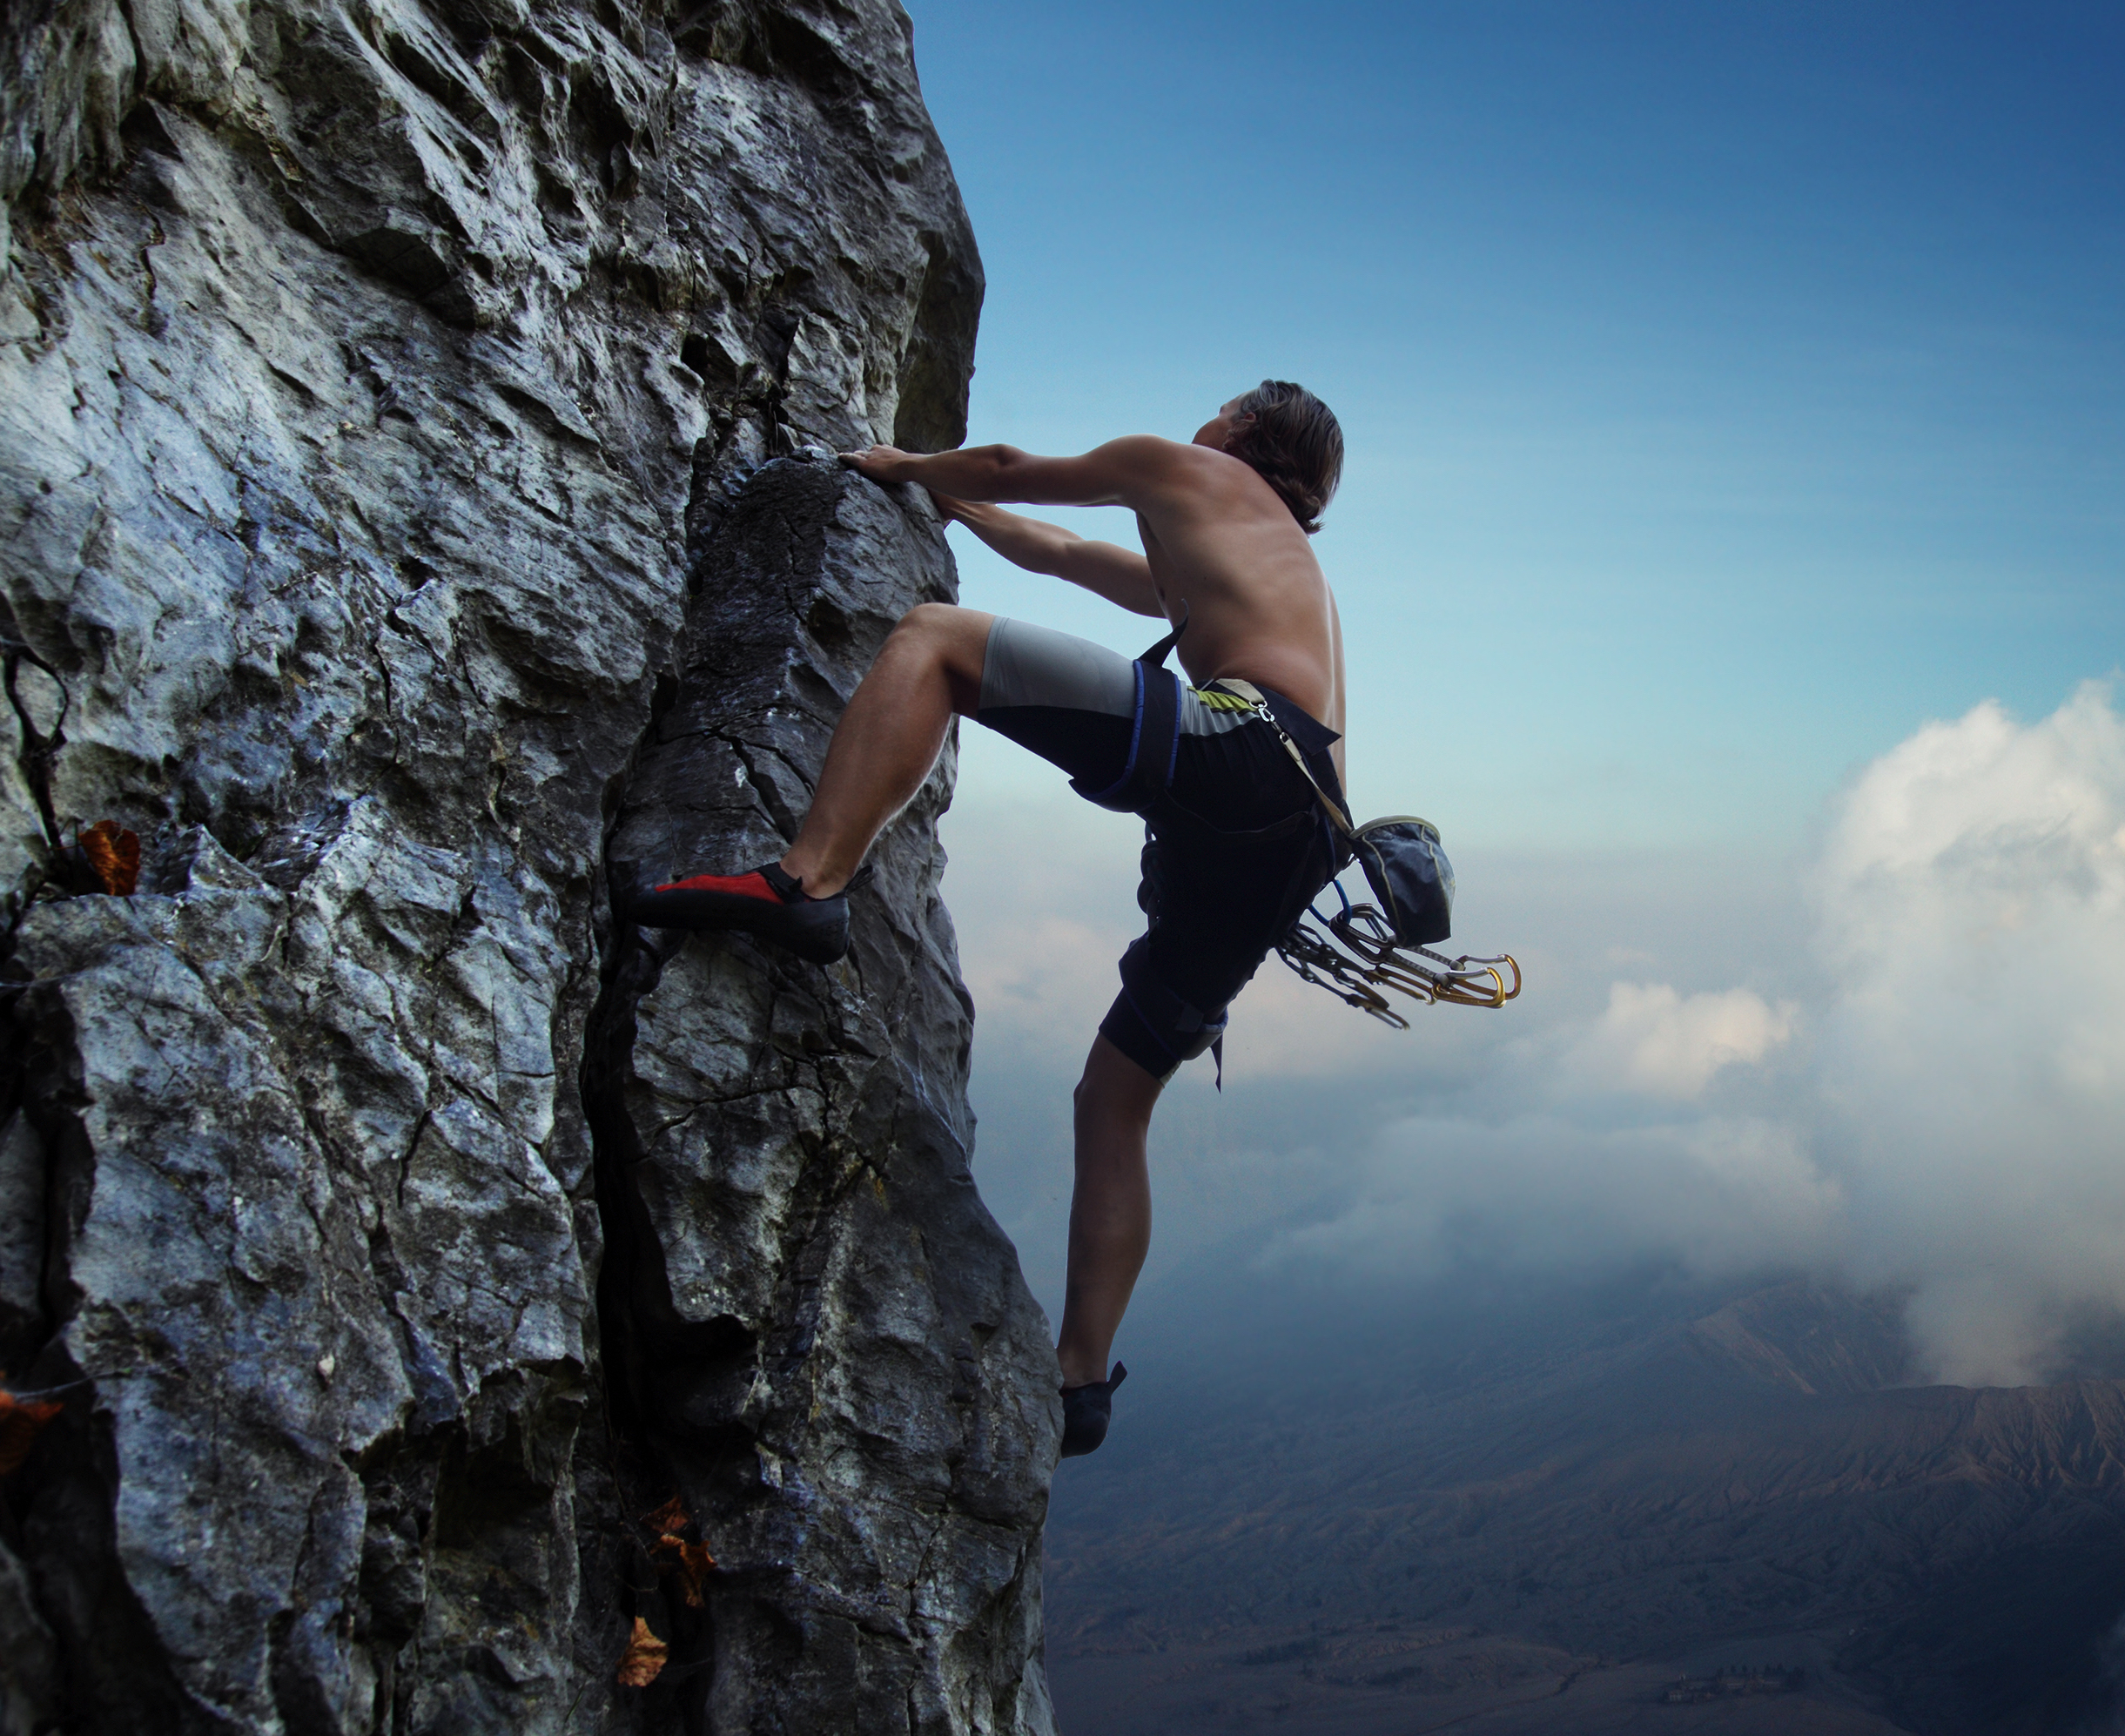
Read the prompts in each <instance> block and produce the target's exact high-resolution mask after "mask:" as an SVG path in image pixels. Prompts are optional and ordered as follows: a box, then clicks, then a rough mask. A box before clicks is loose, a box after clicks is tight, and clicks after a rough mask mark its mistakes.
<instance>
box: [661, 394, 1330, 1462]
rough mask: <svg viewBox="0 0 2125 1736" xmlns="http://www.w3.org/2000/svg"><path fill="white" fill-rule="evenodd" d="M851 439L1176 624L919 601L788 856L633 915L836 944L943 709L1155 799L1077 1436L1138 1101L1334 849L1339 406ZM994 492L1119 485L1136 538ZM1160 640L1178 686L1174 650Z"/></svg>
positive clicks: (1081, 1328)
mask: <svg viewBox="0 0 2125 1736" xmlns="http://www.w3.org/2000/svg"><path fill="white" fill-rule="evenodd" d="M842 461H843V462H844V464H847V465H849V466H850V467H851V468H854V469H856V470H857V471H858V472H860V473H861V474H864V475H865V476H868V477H870V478H871V479H872V480H873V481H878V482H919V483H921V484H922V485H923V486H924V487H925V488H928V489H929V490H930V491H931V495H933V496H934V497H935V498H936V501H937V503H938V508H940V509H941V510H942V511H943V512H944V513H945V515H947V516H949V517H951V518H955V519H957V520H958V521H959V522H960V523H962V524H964V525H965V526H966V527H967V528H968V529H970V530H972V532H973V533H974V534H975V535H977V536H978V537H980V538H981V540H982V541H983V542H986V543H987V544H988V545H989V546H990V547H991V548H994V549H995V550H996V551H997V552H998V553H999V554H1000V555H1003V556H1004V557H1005V559H1006V560H1009V561H1012V562H1015V563H1016V564H1017V565H1019V566H1020V567H1024V568H1026V569H1028V570H1030V571H1032V572H1037V573H1048V574H1052V575H1054V576H1056V577H1058V578H1061V579H1066V580H1068V581H1069V582H1071V583H1073V584H1077V585H1082V586H1083V587H1084V588H1085V589H1087V590H1090V591H1093V592H1095V593H1097V594H1098V595H1100V596H1103V597H1105V598H1106V599H1107V600H1108V601H1109V602H1114V603H1118V604H1120V606H1121V607H1122V608H1124V609H1128V610H1130V611H1131V612H1132V613H1134V614H1137V615H1147V616H1160V617H1163V618H1164V619H1165V620H1167V621H1168V622H1172V623H1173V627H1174V632H1173V634H1171V635H1169V636H1167V639H1165V640H1163V641H1161V642H1160V644H1158V645H1156V646H1154V647H1153V648H1152V649H1151V650H1150V651H1147V652H1146V653H1145V655H1144V656H1143V657H1142V658H1141V659H1139V660H1138V661H1137V662H1136V663H1130V662H1129V661H1128V660H1127V659H1126V658H1124V657H1120V656H1116V655H1115V654H1114V653H1113V652H1112V651H1108V650H1106V649H1104V648H1102V647H1100V646H1097V645H1093V644H1091V643H1087V642H1086V641H1084V640H1081V639H1075V638H1072V637H1070V636H1066V635H1064V634H1061V633H1055V632H1051V631H1050V630H1048V629H1046V628H1040V627H1034V626H1031V625H1029V624H1027V623H1026V622H1019V621H1012V620H1007V619H1005V618H1003V617H1001V616H993V615H985V614H983V613H982V612H980V611H979V610H978V609H957V608H953V607H951V606H949V605H947V604H944V603H935V602H926V603H923V604H921V605H920V606H919V607H918V608H916V609H911V610H910V611H909V612H908V614H907V616H905V617H904V619H903V620H902V621H901V622H900V623H899V625H898V627H896V628H895V629H893V632H892V634H891V636H890V637H889V638H888V639H887V640H886V642H885V644H884V649H882V650H881V651H880V652H879V653H878V661H877V663H874V664H873V665H872V666H871V671H870V673H869V674H868V675H866V676H864V680H863V683H862V685H861V686H859V687H858V688H857V690H856V693H855V696H854V697H852V698H851V700H850V701H849V705H848V710H846V711H845V712H844V714H843V716H842V719H841V722H840V723H839V724H838V725H837V727H836V729H835V730H834V737H833V741H832V743H831V744H830V745H829V747H828V749H827V754H826V764H825V766H824V770H822V771H821V773H820V775H819V784H818V788H817V790H816V791H814V792H813V796H812V804H811V811H810V813H809V814H808V815H807V816H806V817H805V819H804V826H803V828H802V829H801V830H800V831H798V833H797V841H796V842H795V843H794V844H791V845H790V848H789V850H788V851H786V852H785V853H784V854H783V858H782V859H781V861H780V862H778V863H770V864H767V865H764V866H763V867H761V868H758V869H756V870H754V871H751V872H750V873H746V874H736V875H715V874H702V875H696V876H694V877H692V878H688V879H683V880H677V881H674V882H672V883H670V884H669V885H662V886H659V887H657V888H656V889H655V890H654V891H652V892H648V893H645V894H643V895H642V897H641V898H639V899H638V900H637V901H636V902H635V905H633V906H632V908H631V909H630V911H629V916H630V917H631V918H632V919H633V920H635V921H636V922H639V923H642V924H645V925H649V926H651V927H668V928H695V929H709V928H716V929H724V928H742V929H745V930H747V931H749V932H754V933H757V934H759V935H760V936H762V937H763V938H764V939H770V940H774V941H777V942H779V943H780V944H782V945H785V946H787V947H789V948H790V950H791V951H793V952H797V953H798V954H799V955H800V956H802V957H804V958H807V959H813V960H815V961H817V962H822V963H824V962H829V961H830V960H832V959H837V958H839V957H840V956H841V955H842V954H843V953H844V952H846V951H847V949H848V903H847V898H846V896H845V893H844V888H845V887H846V886H847V885H848V884H849V881H850V878H851V876H852V875H854V874H855V872H856V871H857V865H859V864H860V863H861V862H862V860H863V858H864V852H865V851H867V850H868V849H869V848H870V847H871V840H872V839H873V838H876V837H877V836H878V833H879V831H881V830H882V829H883V828H884V825H885V824H886V823H887V822H888V821H889V820H891V818H892V817H893V816H894V815H895V814H896V813H898V811H900V809H901V808H902V807H903V806H904V805H905V804H906V803H907V802H908V801H909V800H910V799H911V798H912V797H913V796H914V794H915V792H916V791H918V790H919V789H920V788H921V787H922V784H923V782H924V780H925V778H927V777H929V775H930V769H931V766H932V765H933V764H935V763H936V760H937V757H938V752H939V750H941V749H942V748H943V746H944V742H945V731H946V730H948V729H949V728H950V726H951V723H952V717H954V715H955V714H956V715H958V716H959V717H971V718H972V719H973V720H974V721H975V722H976V723H980V724H983V725H985V726H986V727H988V728H990V729H993V730H998V731H999V732H1000V733H1001V734H1004V735H1005V736H1008V737H1011V738H1012V740H1014V741H1017V742H1019V743H1020V744H1022V745H1024V746H1026V747H1028V748H1030V749H1032V751H1034V752H1035V753H1037V754H1039V755H1040V756H1041V757H1044V758H1046V759H1047V760H1050V761H1052V763H1053V764H1056V765H1058V766H1059V767H1060V768H1061V769H1062V770H1065V771H1066V772H1067V773H1069V774H1070V778H1071V783H1072V787H1073V788H1074V789H1075V790H1076V791H1078V793H1079V794H1080V795H1082V796H1084V797H1087V798H1088V799H1089V800H1092V801H1094V802H1097V803H1099V804H1101V805H1102V806H1106V807H1110V808H1117V809H1120V810H1122V811H1126V812H1131V813H1137V814H1141V815H1142V816H1143V817H1144V818H1145V820H1146V823H1147V830H1148V832H1149V836H1150V842H1149V843H1148V844H1147V847H1146V850H1145V858H1144V885H1143V886H1142V888H1141V890H1140V892H1139V893H1138V899H1139V901H1140V903H1141V904H1142V905H1143V906H1144V909H1145V910H1146V912H1147V913H1148V914H1149V916H1150V918H1151V924H1150V927H1149V929H1148V931H1147V932H1146V933H1145V934H1144V935H1143V936H1142V937H1141V938H1140V939H1138V940H1137V941H1136V942H1135V943H1134V944H1133V945H1131V946H1130V947H1129V949H1128V951H1127V952H1126V953H1125V954H1124V955H1123V957H1122V961H1121V979H1122V992H1121V993H1120V995H1119V996H1118V997H1117V998H1116V999H1115V1001H1114V1004H1113V1006H1112V1007H1111V1008H1110V1009H1109V1010H1108V1013H1107V1014H1106V1018H1105V1019H1103V1020H1102V1021H1101V1022H1100V1026H1099V1035H1098V1036H1097V1037H1096V1038H1095V1039H1094V1040H1093V1046H1092V1053H1091V1054H1090V1055H1089V1056H1088V1057H1087V1058H1086V1062H1085V1073H1084V1077H1083V1079H1082V1080H1080V1081H1079V1085H1078V1087H1077V1092H1076V1117H1075V1120H1076V1144H1077V1177H1076V1187H1075V1189H1074V1191H1073V1194H1072V1196H1071V1202H1070V1260H1069V1276H1068V1287H1067V1295H1066V1301H1065V1303H1064V1308H1063V1319H1062V1330H1061V1334H1060V1338H1059V1342H1058V1344H1057V1346H1056V1354H1057V1356H1058V1358H1059V1361H1060V1363H1061V1365H1062V1375H1063V1409H1064V1418H1065V1426H1064V1431H1063V1448H1062V1450H1063V1452H1064V1454H1065V1455H1066V1456H1068V1455H1071V1454H1075V1453H1086V1452H1090V1451H1091V1450H1093V1448H1095V1447H1097V1446H1098V1445H1099V1443H1100V1441H1101V1440H1102V1439H1104V1438H1105V1437H1106V1428H1107V1423H1108V1418H1109V1416H1110V1414H1111V1402H1112V1397H1113V1389H1114V1388H1115V1387H1116V1386H1118V1385H1120V1382H1121V1379H1122V1376H1123V1375H1124V1374H1125V1372H1126V1370H1125V1369H1123V1368H1122V1367H1121V1365H1120V1364H1119V1363H1117V1364H1115V1366H1114V1369H1113V1374H1112V1375H1111V1376H1109V1375H1108V1374H1107V1364H1106V1357H1107V1352H1108V1350H1109V1349H1110V1348H1111V1347H1112V1345H1113V1339H1114V1334H1115V1331H1116V1329H1118V1328H1119V1327H1120V1324H1121V1316H1122V1314H1123V1311H1124V1310H1125V1309H1126V1308H1127V1307H1128V1302H1129V1295H1130V1292H1131V1291H1132V1290H1133V1289H1134V1288H1135V1285H1136V1279H1137V1275H1138V1273H1139V1272H1140V1271H1141V1270H1142V1268H1143V1263H1144V1255H1145V1254H1146V1252H1147V1249H1148V1248H1149V1246H1150V1241H1151V1185H1150V1177H1149V1172H1148V1169H1147V1163H1146V1158H1145V1141H1146V1137H1147V1134H1148V1132H1149V1129H1150V1125H1151V1114H1152V1109H1153V1107H1154V1106H1155V1104H1156V1103H1157V1101H1158V1098H1159V1093H1160V1091H1161V1090H1162V1089H1163V1088H1164V1087H1165V1085H1166V1081H1167V1080H1168V1079H1170V1078H1172V1076H1173V1073H1174V1072H1175V1071H1176V1070H1177V1069H1178V1068H1179V1066H1180V1063H1181V1062H1182V1061H1184V1060H1189V1059H1192V1058H1193V1057H1194V1056H1196V1055H1200V1054H1201V1053H1203V1052H1204V1051H1205V1050H1206V1049H1210V1048H1217V1049H1219V1051H1220V1058H1219V1059H1220V1066H1222V1038H1223V1033H1224V1029H1225V1018H1226V1007H1227V1005H1228V1004H1229V1003H1230V1001H1231V1000H1232V998H1233V997H1234V995H1235V994H1237V993H1238V992H1239V991H1240V989H1241V987H1242V986H1245V984H1246V983H1247V980H1248V979H1249V978H1251V977H1252V976H1253V975H1254V970H1255V967H1256V966H1259V965H1260V964H1261V961H1262V959H1263V958H1264V957H1265V956H1266V955H1267V954H1268V950H1269V948H1270V946H1271V945H1273V944H1274V942H1275V941H1276V940H1277V939H1278V938H1279V937H1280V936H1281V934H1282V932H1283V931H1284V930H1285V928H1287V927H1288V925H1290V923H1291V922H1292V920H1293V919H1294V918H1295V917H1296V916H1297V915H1298V914H1299V912H1301V910H1302V909H1303V908H1304V907H1305V905H1307V904H1308V902H1309V901H1310V900H1311V899H1312V898H1313V897H1314V896H1315V894H1316V893H1317V892H1319V891H1320V889H1321V886H1322V885H1324V884H1325V883H1326V882H1327V880H1328V878H1329V876H1330V874H1331V873H1332V871H1333V870H1334V868H1335V865H1336V861H1337V856H1336V848H1337V846H1336V844H1335V834H1334V832H1333V831H1331V829H1330V826H1329V824H1328V818H1327V817H1326V814H1325V812H1324V811H1323V810H1322V809H1321V798H1322V797H1324V796H1325V797H1328V798H1331V799H1335V801H1336V802H1337V804H1338V805H1339V806H1341V805H1342V800H1341V789H1342V785H1341V774H1342V750H1341V747H1340V737H1341V732H1342V727H1343V681H1342V664H1343V659H1342V630H1341V629H1340V627H1339V625H1338V623H1337V620H1336V614H1335V598H1334V596H1333V595H1330V593H1329V590H1328V582H1327V581H1326V579H1324V578H1323V577H1322V576H1321V567H1320V564H1319V562H1316V561H1315V559H1314V554H1313V550H1312V548H1311V547H1310V546H1309V545H1308V542H1307V538H1308V536H1309V535H1312V533H1313V532H1314V531H1315V530H1317V529H1318V528H1320V523H1319V515H1320V513H1321V509H1322V508H1324V507H1326V506H1327V504H1328V498H1329V496H1330V495H1332V494H1334V492H1335V484H1336V481H1337V478H1338V477H1339V475H1340V474H1341V472H1342V431H1341V430H1340V429H1339V428H1338V427H1337V426H1336V422H1335V417H1334V416H1333V415H1332V414H1329V412H1328V407H1327V406H1326V405H1324V404H1322V403H1321V400H1319V399H1317V398H1315V396H1314V395H1313V394H1311V393H1309V392H1307V391H1306V390H1304V389H1303V388H1302V387H1297V386H1295V385H1292V384H1291V383H1289V382H1288V381H1284V380H1264V381H1263V382H1262V383H1261V386H1259V387H1256V388H1255V389H1254V391H1252V392H1248V393H1246V394H1242V395H1241V396H1240V397H1238V398H1235V399H1234V400H1232V401H1231V402H1230V403H1228V404H1227V405H1226V406H1225V407H1223V408H1222V409H1221V410H1220V411H1219V412H1218V413H1217V414H1216V415H1215V416H1214V417H1213V418H1211V420H1210V421H1207V422H1206V423H1204V424H1203V426H1202V427H1201V428H1200V430H1198V431H1197V433H1196V434H1195V437H1194V441H1192V442H1191V443H1189V444H1187V445H1185V446H1184V445H1181V444H1180V443H1179V442H1177V441H1169V440H1161V439H1159V438H1158V437H1156V436H1155V435H1152V434H1133V435H1130V436H1128V437H1127V438H1126V439H1122V440H1117V441H1109V442H1108V443H1107V444H1106V445H1105V446H1102V447H1097V448H1095V449H1094V450H1093V451H1091V452H1088V453H1086V454H1084V455H1083V456H1082V457H1079V458H1038V457H1034V456H1033V455H1032V454H1029V453H1024V452H1020V451H1019V450H1017V449H1016V448H1015V447H1008V446H986V447H972V448H971V449H964V450H961V451H958V452H940V453H934V454H913V453H906V452H901V451H899V450H898V449H896V448H895V447H890V446H874V447H871V448H870V450H869V451H867V452H860V453H844V454H843V455H842ZM995 501H1019V502H1030V503H1039V504H1042V505H1048V506H1125V507H1128V508H1132V509H1133V511H1134V512H1135V514H1136V521H1137V526H1138V528H1139V531H1140V534H1141V535H1142V537H1143V542H1144V552H1143V553H1142V554H1137V553H1135V552H1134V551H1133V550H1131V549H1126V548H1117V547H1116V546H1115V545H1114V544H1113V543H1109V542H1087V541H1086V540H1085V539H1084V538H1082V537H1079V536H1076V535H1073V534H1072V533H1071V532H1069V531H1067V530H1064V529H1062V528H1060V527H1059V526H1056V525H1052V524H1046V523H1042V522H1040V521H1038V520H1034V519H1029V518H1024V517H1021V516H1019V515H1017V514H1015V513H1008V512H1005V511H1002V510H1001V509H1000V508H998V507H997V506H995V505H994V504H992V502H995ZM1176 645H1177V646H1178V649H1179V652H1180V663H1181V666H1182V668H1183V669H1185V670H1187V677H1188V682H1190V683H1194V685H1192V686H1191V685H1187V684H1186V683H1182V682H1180V680H1179V679H1178V678H1177V677H1176V676H1172V675H1170V674H1169V673H1168V672H1167V670H1165V669H1164V668H1163V667H1162V665H1163V662H1164V658H1165V655H1166V652H1167V649H1170V648H1173V647H1174V646H1176ZM1249 683H1251V684H1252V687H1251V690H1250V689H1249V687H1248V684H1249ZM1280 732H1281V734H1280ZM1294 747H1295V748H1296V749H1297V750H1298V751H1299V753H1301V754H1302V755H1303V757H1304V759H1305V762H1306V764H1307V767H1308V771H1310V774H1311V779H1310V781H1309V778H1308V774H1307V772H1302V771H1301V769H1300V766H1299V764H1298V763H1297V762H1296V760H1295V758H1294V757H1293V748H1294ZM1317 791H1318V792H1319V793H1318V794H1317Z"/></svg>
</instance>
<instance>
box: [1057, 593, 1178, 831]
mask: <svg viewBox="0 0 2125 1736" xmlns="http://www.w3.org/2000/svg"><path fill="white" fill-rule="evenodd" d="M1187 629H1188V606H1187V603H1185V602H1184V603H1182V604H1181V605H1180V625H1179V626H1178V627H1176V628H1174V629H1173V631H1172V632H1170V633H1168V634H1167V636H1165V637H1164V638H1163V639H1161V640H1160V641H1159V643H1157V644H1155V645H1153V646H1152V647H1151V649H1148V650H1147V651H1146V652H1145V653H1144V655H1143V656H1140V657H1139V658H1138V659H1137V660H1136V662H1135V663H1134V664H1133V668H1134V670H1135V671H1136V715H1135V717H1134V719H1133V722H1132V723H1131V725H1130V729H1129V757H1128V759H1127V761H1126V764H1124V765H1123V766H1122V768H1121V776H1120V777H1117V778H1116V779H1115V780H1114V781H1113V783H1112V784H1108V785H1107V786H1106V789H1104V790H1099V791H1091V790H1080V791H1079V794H1080V795H1082V796H1083V797H1085V799H1086V801H1088V802H1091V803H1093V804H1095V805H1096V806H1099V807H1102V808H1110V809H1112V810H1113V811H1114V812H1116V813H1118V814H1140V813H1143V812H1145V811H1147V810H1148V809H1149V808H1151V806H1152V805H1153V804H1154V803H1156V802H1157V801H1158V799H1159V797H1161V796H1163V795H1164V794H1165V793H1166V791H1167V789H1168V788H1169V787H1170V786H1171V784H1173V767H1174V765H1175V764H1177V763H1178V761H1179V759H1180V676H1177V675H1175V674H1174V673H1173V671H1172V670H1169V669H1167V667H1166V654H1167V652H1168V651H1170V650H1172V649H1173V647H1174V645H1175V644H1177V643H1179V642H1180V636H1181V635H1182V634H1183V633H1185V632H1187Z"/></svg>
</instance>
